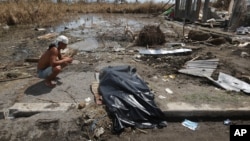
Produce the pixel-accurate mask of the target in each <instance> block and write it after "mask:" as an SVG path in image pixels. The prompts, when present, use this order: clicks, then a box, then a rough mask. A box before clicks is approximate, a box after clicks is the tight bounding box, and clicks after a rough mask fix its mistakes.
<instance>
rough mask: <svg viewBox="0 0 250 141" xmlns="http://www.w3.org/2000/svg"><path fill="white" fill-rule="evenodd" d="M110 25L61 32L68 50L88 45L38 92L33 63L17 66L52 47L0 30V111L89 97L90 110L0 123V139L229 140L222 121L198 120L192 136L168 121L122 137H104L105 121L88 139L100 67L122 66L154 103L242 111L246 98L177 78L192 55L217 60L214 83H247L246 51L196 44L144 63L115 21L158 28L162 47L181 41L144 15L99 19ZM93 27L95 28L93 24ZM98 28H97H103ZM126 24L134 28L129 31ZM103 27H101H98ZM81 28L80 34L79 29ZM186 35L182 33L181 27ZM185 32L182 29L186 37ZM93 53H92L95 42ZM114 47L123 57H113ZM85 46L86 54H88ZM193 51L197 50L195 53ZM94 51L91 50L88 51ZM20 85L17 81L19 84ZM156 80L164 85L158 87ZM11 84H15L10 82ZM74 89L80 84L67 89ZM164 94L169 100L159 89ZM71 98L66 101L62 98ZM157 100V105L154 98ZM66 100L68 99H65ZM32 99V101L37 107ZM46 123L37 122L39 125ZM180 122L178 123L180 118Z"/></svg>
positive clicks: (174, 30)
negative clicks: (220, 79)
mask: <svg viewBox="0 0 250 141" xmlns="http://www.w3.org/2000/svg"><path fill="white" fill-rule="evenodd" d="M106 18H107V19H108V20H110V21H113V23H114V25H111V26H108V24H103V23H102V24H100V25H99V24H98V23H96V24H92V25H91V26H92V27H90V28H89V27H86V26H85V29H84V28H83V27H82V26H81V27H79V28H77V29H69V30H65V31H62V32H61V34H65V35H67V36H69V37H70V45H69V46H73V47H74V44H75V43H78V42H80V41H84V40H87V39H89V38H88V37H91V39H92V38H93V39H96V40H95V42H89V43H83V44H79V46H81V47H82V50H81V51H80V52H78V54H77V55H75V56H74V59H75V60H77V61H76V62H78V63H75V64H71V65H70V66H68V67H67V68H65V70H64V71H63V72H62V73H61V74H60V75H59V78H60V79H59V80H58V85H57V89H49V88H46V87H45V86H44V84H43V80H41V79H38V78H37V77H36V63H31V62H25V61H24V59H27V58H38V57H39V56H40V55H41V53H42V52H43V51H45V50H46V48H47V46H48V44H49V43H50V42H51V41H52V40H53V38H52V39H48V40H40V39H38V38H37V37H38V36H41V35H44V34H46V33H47V31H35V30H34V27H33V26H29V27H27V26H24V27H23V26H19V27H11V28H10V29H8V30H3V29H1V30H0V42H1V44H0V49H1V52H0V59H1V63H0V69H1V82H0V83H1V85H0V90H1V92H0V95H1V100H0V109H2V110H4V109H7V108H9V107H11V106H12V105H13V104H14V103H16V102H26V103H32V102H48V101H42V100H41V99H46V100H52V101H57V102H69V103H70V102H71V103H74V102H75V101H77V102H81V101H84V100H85V98H88V97H91V99H92V100H91V104H90V105H89V106H87V107H85V108H84V109H81V110H79V109H71V110H69V111H67V112H63V113H62V112H54V113H39V114H36V115H33V116H31V117H26V118H24V117H20V118H16V119H12V120H0V140H1V141H5V140H6V141H9V140H13V141H14V140H26V141H28V140H39V141H40V140H41V141H43V140H60V141H62V140H67V141H69V140H72V141H75V140H128V141H131V140H148V141H152V140H157V141H158V140H167V139H169V140H176V141H182V140H218V141H219V140H220V141H221V140H229V126H226V125H224V124H223V121H216V122H208V121H201V120H199V119H197V120H196V122H198V123H199V127H198V129H197V130H195V131H192V130H190V129H188V128H186V127H184V126H182V125H181V121H180V122H169V123H168V127H166V128H163V129H149V130H143V131H140V130H138V129H126V130H125V131H124V132H123V133H122V134H120V135H115V134H113V133H112V130H111V129H112V122H111V121H110V119H109V118H108V117H107V116H106V117H104V118H102V120H100V122H99V123H98V124H97V125H98V126H97V127H98V128H96V129H99V128H100V127H103V128H104V130H105V132H104V134H102V135H101V136H100V137H94V131H90V130H89V126H91V124H87V123H86V124H85V121H86V120H87V118H86V115H88V116H87V117H89V115H93V114H94V116H93V117H92V118H93V119H96V118H98V117H101V116H103V115H105V114H106V113H105V110H104V108H103V106H96V105H95V104H94V102H93V96H92V94H91V91H90V89H89V85H90V84H91V82H93V81H95V78H94V74H95V72H98V71H99V70H101V69H102V68H104V67H107V66H117V65H130V66H133V67H135V68H136V69H137V73H138V74H139V75H140V76H141V77H142V78H143V80H145V81H146V82H147V83H148V85H149V87H150V88H151V89H152V91H154V93H155V101H156V103H157V104H159V106H160V107H161V106H164V105H160V103H164V102H166V103H168V102H186V103H192V104H196V105H197V106H199V105H201V104H211V105H216V106H220V107H244V106H250V98H249V96H248V95H246V94H245V93H237V92H228V91H225V90H223V89H221V88H219V87H216V86H215V85H214V84H212V83H211V82H210V81H209V80H207V79H205V78H200V77H193V76H189V75H186V74H180V73H178V70H179V69H180V68H182V67H183V65H184V64H185V62H186V61H189V60H191V59H193V58H195V57H197V56H198V58H197V59H213V58H218V59H219V60H220V61H219V65H218V68H217V69H216V71H215V72H214V74H213V76H212V77H213V78H214V79H217V76H218V73H219V72H224V73H227V74H229V75H232V76H234V77H237V78H239V79H241V80H244V81H246V82H249V78H247V77H244V76H250V70H249V68H250V64H249V56H247V55H246V56H242V52H245V53H246V54H250V48H249V46H248V47H242V48H240V47H237V46H236V45H234V44H230V43H229V42H227V43H224V44H222V45H213V46H208V45H205V44H203V43H201V42H200V43H197V42H196V43H194V42H186V45H187V46H192V47H196V49H193V51H192V53H185V54H177V55H161V56H146V55H145V56H144V55H140V54H139V53H138V52H137V51H136V50H137V49H139V48H145V47H140V46H136V45H132V42H133V41H132V39H131V37H130V36H129V35H125V34H124V32H123V29H124V26H125V23H124V21H123V20H124V19H123V18H125V19H126V18H128V19H129V18H131V19H132V20H131V21H130V22H131V23H130V22H128V23H129V24H130V26H131V27H132V29H133V30H135V31H139V30H140V29H141V28H142V25H147V24H150V23H152V24H154V23H158V24H160V27H161V30H162V31H163V32H164V33H165V35H166V41H167V43H169V42H183V40H182V38H180V36H181V35H182V30H181V29H182V28H181V27H178V26H175V24H171V23H167V21H165V20H164V19H163V18H162V17H149V16H148V15H138V16H134V15H133V16H131V15H127V16H126V17H124V15H123V16H122V17H121V16H119V15H108V16H107V15H106ZM99 23H101V22H99ZM103 25H104V26H103ZM133 25H134V26H133ZM105 26H107V27H105ZM86 29H87V30H86ZM187 29H188V28H187ZM186 31H188V30H186ZM96 42H97V43H98V45H97V46H98V47H97V48H95V43H96ZM114 44H115V45H117V44H119V45H120V46H121V47H122V48H125V50H123V51H118V52H115V51H113V49H114V46H115V45H114ZM87 46H88V47H89V46H92V48H90V49H89V48H88V47H87ZM166 46H167V45H161V46H149V47H150V48H164V47H166ZM197 47H198V49H197ZM93 48H94V49H93ZM21 78H22V79H21ZM163 78H164V81H163V80H162V79H163ZM15 79H16V80H15ZM75 82H80V83H77V84H76V83H75ZM166 88H170V89H171V90H172V91H173V94H168V93H167V92H166V91H165V89H166ZM69 94H71V95H69ZM160 95H161V96H165V97H166V98H165V99H161V98H159V96H160ZM72 97H73V98H72ZM39 99H40V100H39ZM45 119H46V120H50V122H41V120H45ZM183 120H184V119H183ZM233 124H250V122H249V121H240V120H237V121H233Z"/></svg>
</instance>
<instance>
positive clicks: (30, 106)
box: [8, 103, 76, 117]
mask: <svg viewBox="0 0 250 141" xmlns="http://www.w3.org/2000/svg"><path fill="white" fill-rule="evenodd" d="M75 107H76V105H75V104H74V103H15V104H14V105H13V106H12V107H10V108H9V109H8V110H9V116H13V117H27V116H31V115H34V114H37V113H41V112H57V111H59V112H60V111H61V112H65V111H67V110H69V109H70V108H75Z"/></svg>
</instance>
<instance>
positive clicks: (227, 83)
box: [208, 72, 250, 94]
mask: <svg viewBox="0 0 250 141" xmlns="http://www.w3.org/2000/svg"><path fill="white" fill-rule="evenodd" d="M208 79H209V80H211V81H212V82H214V83H215V84H216V85H218V86H220V87H222V88H224V89H226V90H229V91H236V92H240V91H243V92H245V93H248V94H250V85H249V84H248V83H246V82H243V81H241V80H239V79H237V78H235V77H233V76H230V75H227V74H225V73H222V72H220V73H219V76H218V80H217V81H215V80H213V79H212V78H211V77H208Z"/></svg>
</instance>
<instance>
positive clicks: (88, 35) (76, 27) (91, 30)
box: [55, 14, 154, 51]
mask: <svg viewBox="0 0 250 141" xmlns="http://www.w3.org/2000/svg"><path fill="white" fill-rule="evenodd" d="M152 22H153V20H152V19H150V20H147V19H146V18H138V15H133V14H86V15H83V16H81V17H80V18H78V19H77V20H74V21H72V22H68V23H63V24H62V25H60V26H58V27H55V32H57V33H60V32H62V31H65V27H67V29H69V30H68V31H67V33H68V34H70V35H71V36H73V37H77V38H80V39H83V41H80V42H77V43H74V44H71V45H69V47H71V48H74V49H78V50H79V51H90V50H93V49H96V48H98V47H99V43H98V40H97V39H98V38H102V40H107V41H115V42H117V41H120V40H123V38H121V37H124V36H125V35H124V27H125V26H126V25H128V26H129V27H130V28H131V29H132V30H133V31H135V32H137V31H140V30H141V29H142V28H143V26H145V25H147V24H154V23H152Z"/></svg>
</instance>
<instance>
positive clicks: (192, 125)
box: [182, 119, 198, 130]
mask: <svg viewBox="0 0 250 141" xmlns="http://www.w3.org/2000/svg"><path fill="white" fill-rule="evenodd" d="M182 125H183V126H185V127H187V128H189V129H191V130H195V129H196V128H197V127H198V123H196V122H193V121H190V120H187V119H185V120H184V121H183V122H182Z"/></svg>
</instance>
